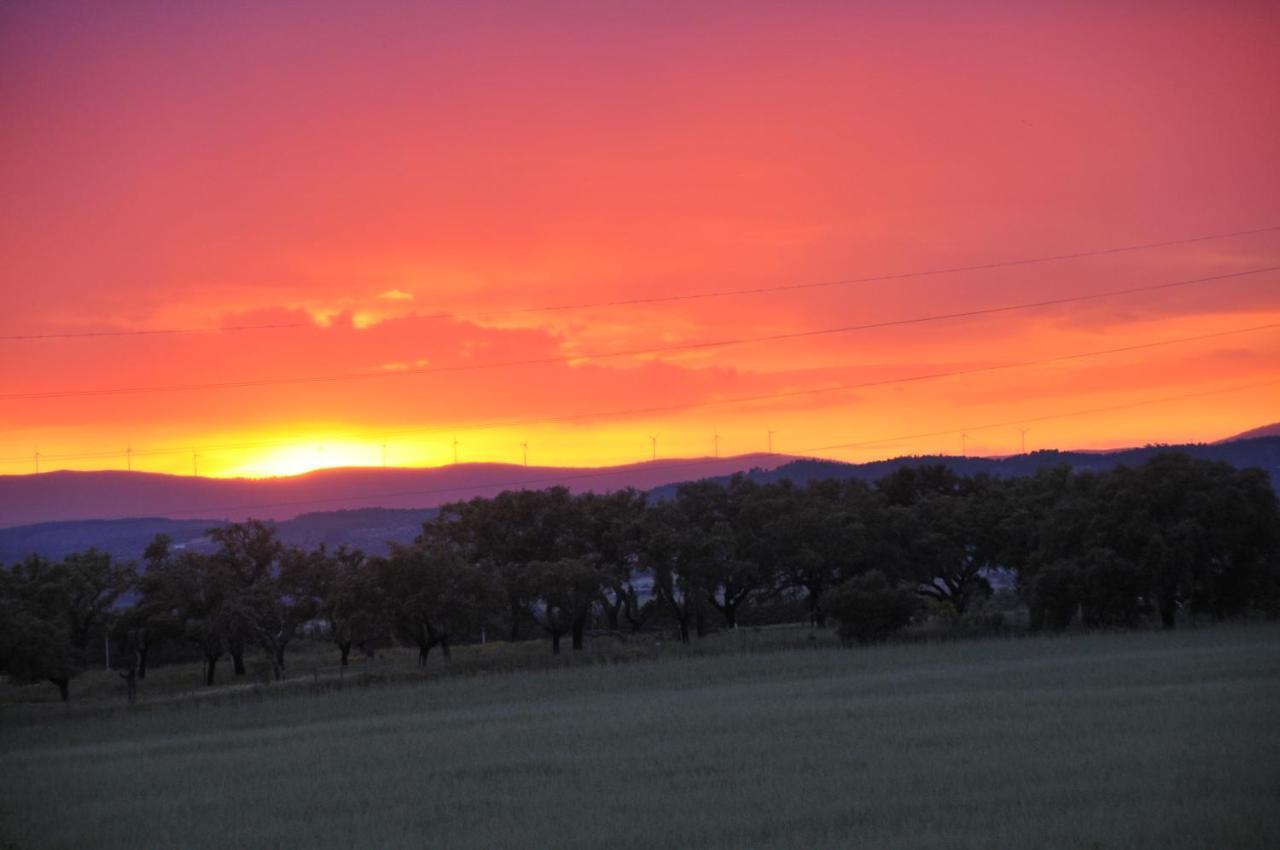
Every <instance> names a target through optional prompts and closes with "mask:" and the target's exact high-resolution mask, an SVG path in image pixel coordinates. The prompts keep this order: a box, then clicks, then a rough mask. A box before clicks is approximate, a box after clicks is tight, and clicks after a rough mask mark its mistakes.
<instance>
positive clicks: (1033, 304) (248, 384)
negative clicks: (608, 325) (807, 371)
mask: <svg viewBox="0 0 1280 850" xmlns="http://www.w3.org/2000/svg"><path fill="white" fill-rule="evenodd" d="M1277 270H1280V266H1264V267H1261V268H1255V269H1248V270H1245V271H1238V272H1228V273H1224V274H1217V275H1210V276H1208V277H1198V278H1191V279H1187V280H1175V281H1169V282H1166V283H1157V284H1149V285H1146V286H1131V287H1126V288H1124V289H1112V290H1107V291H1105V292H1095V293H1090V294H1087V295H1071V296H1064V297H1062V298H1046V299H1041V300H1038V301H1026V302H1022V303H1019V304H1005V305H1001V306H998V307H985V308H981V309H977V310H962V311H959V312H953V313H936V314H932V315H927V316H913V317H910V318H905V319H890V320H886V321H882V322H867V323H863V324H858V325H844V326H840V327H834V328H820V329H817V330H808V331H791V332H788V333H780V334H767V335H764V336H754V337H734V338H728V339H719V340H704V341H700V342H690V343H681V344H677V345H667V346H659V347H654V348H637V349H628V350H622V351H605V352H594V353H585V354H568V355H556V356H554V357H535V358H529V359H524V360H508V361H501V362H494V363H463V364H457V365H454V366H434V367H421V368H415V369H399V370H395V371H384V372H354V373H349V374H345V375H313V376H300V377H292V378H264V379H258V380H241V381H219V382H212V383H204V384H169V385H160V386H149V387H148V386H141V387H109V388H104V389H85V390H54V391H49V392H26V393H5V394H0V401H33V400H40V399H55V398H84V397H97V396H107V395H137V394H148V393H165V392H193V391H211V390H227V389H248V388H253V387H276V386H287V385H295V384H318V383H337V382H345V381H358V380H367V379H376V378H396V377H405V376H409V375H430V374H443V373H452V372H473V371H480V370H488V369H507V368H516V367H522V366H538V365H547V364H553V363H577V362H581V361H584V360H609V359H613V358H618V357H641V356H651V355H657V354H665V353H670V352H676V351H702V350H709V349H717V348H728V347H733V346H740V345H748V344H757V343H765V342H780V341H783V340H791V339H807V338H812V337H819V336H830V335H834V334H846V333H856V332H859V331H867V330H878V329H882V328H894V327H904V326H907V325H919V324H926V323H930V322H940V321H947V320H952V319H969V318H976V317H978V316H991V315H998V314H1001V313H1011V312H1016V311H1020V310H1034V309H1040V308H1043V307H1054V306H1061V305H1064V304H1079V303H1082V302H1086V301H1096V300H1099V299H1103V298H1114V297H1118V296H1123V295H1134V294H1138V293H1145V292H1158V291H1162V290H1168V289H1174V288H1178V287H1185V286H1196V285H1200V284H1205V283H1212V282H1215V281H1221V280H1229V279H1233V278H1241V277H1247V276H1250V275H1258V274H1266V273H1268V272H1273V271H1277Z"/></svg>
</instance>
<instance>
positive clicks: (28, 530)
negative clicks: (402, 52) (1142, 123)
mask: <svg viewBox="0 0 1280 850" xmlns="http://www.w3.org/2000/svg"><path fill="white" fill-rule="evenodd" d="M1170 450H1176V451H1181V452H1186V453H1187V454H1190V455H1192V456H1194V457H1200V458H1205V459H1210V460H1221V461H1225V462H1227V463H1230V464H1232V465H1233V466H1236V467H1241V468H1244V467H1260V468H1262V469H1264V470H1266V471H1267V473H1268V474H1269V475H1270V477H1271V484H1272V487H1273V488H1275V489H1276V490H1277V491H1280V437H1260V438H1254V439H1241V440H1233V441H1230V442H1222V443H1214V444H1194V445H1179V446H1144V447H1142V448H1136V449H1123V450H1120V451H1114V452H1062V451H1040V452H1034V453H1032V454H1028V455H1016V456H1013V457H1005V458H966V457H950V456H937V455H927V456H911V457H899V458H894V459H892V460H884V461H876V462H873V463H863V464H852V463H839V462H836V461H829V460H816V459H803V460H802V459H790V458H786V457H781V456H777V455H751V456H747V457H745V458H725V459H723V461H715V460H714V459H713V460H711V461H709V462H708V461H688V462H680V461H671V462H668V463H666V464H661V463H659V464H658V465H657V466H654V465H652V464H645V465H643V466H644V467H645V468H646V469H647V471H649V472H650V473H651V474H652V476H653V477H654V478H657V479H659V480H658V482H657V483H656V484H648V485H646V477H645V476H643V475H639V474H637V473H636V470H637V468H636V467H623V468H621V469H622V470H625V472H619V470H617V469H607V470H598V472H599V473H600V474H599V475H592V476H591V477H575V478H572V479H568V478H564V477H562V478H560V479H559V480H560V481H561V482H563V483H565V484H570V485H573V487H574V489H575V490H584V489H596V490H609V489H614V488H617V487H623V486H635V487H638V488H640V489H645V490H649V491H650V492H651V494H652V495H653V496H654V497H655V498H669V497H670V496H671V495H673V494H674V493H675V488H676V487H677V486H678V483H677V482H679V481H682V480H689V479H697V478H707V477H712V478H724V477H727V476H728V474H730V473H731V472H733V471H736V470H737V469H745V470H748V471H747V474H748V475H750V476H751V477H752V478H753V479H756V480H758V481H762V482H763V481H775V480H778V479H782V478H790V479H791V480H793V481H795V482H797V483H804V482H806V481H811V480H814V479H820V478H860V479H863V480H867V481H874V480H875V479H878V478H881V477H883V476H885V475H888V474H889V473H891V472H893V471H894V470H896V469H899V468H901V467H904V466H918V465H922V464H936V463H941V464H945V465H946V466H948V467H950V468H951V469H954V470H955V471H957V472H961V473H965V474H974V473H979V472H985V473H987V474H990V475H995V476H1001V477H1009V476H1016V475H1026V474H1029V473H1032V472H1035V471H1036V470H1037V469H1043V468H1045V467H1054V466H1059V465H1063V464H1065V465H1068V466H1071V467H1073V468H1075V469H1078V470H1104V469H1111V468H1113V467H1115V466H1118V465H1120V464H1128V465H1135V464H1140V463H1142V462H1143V461H1144V460H1146V459H1147V458H1149V457H1151V456H1152V455H1153V454H1156V453H1158V452H1161V451H1170ZM749 463H750V464H754V466H748V464H749ZM779 463H780V464H781V465H776V464H779ZM449 470H453V471H455V472H457V473H460V472H463V471H467V470H468V467H450V468H449ZM517 470H518V471H519V472H522V473H525V476H524V477H522V478H519V479H518V480H520V481H524V482H525V483H526V484H527V486H529V487H546V486H550V485H551V483H554V482H553V481H548V479H551V478H552V476H549V475H542V474H540V473H542V472H547V471H545V470H533V469H528V470H526V469H525V468H524V467H492V468H486V472H487V473H489V474H491V475H492V477H491V478H490V479H488V480H490V481H492V482H495V483H492V484H489V485H485V486H481V485H479V484H476V483H475V481H474V479H473V480H472V482H471V483H470V484H469V485H466V486H468V487H469V488H470V489H469V490H450V491H449V492H448V493H444V492H441V489H442V488H440V487H437V488H435V489H433V490H431V491H430V492H426V493H407V492H406V493H401V494H399V495H397V496H396V497H395V498H397V499H415V498H417V499H422V500H423V501H424V502H426V501H427V500H428V499H431V500H434V501H433V502H431V503H430V504H428V505H427V506H425V507H413V508H397V507H365V508H357V509H350V510H335V511H318V512H312V513H305V514H301V515H298V516H294V517H290V518H287V519H283V520H281V521H280V522H279V529H280V533H281V536H282V537H283V538H284V540H285V541H286V542H288V543H292V544H296V545H299V546H306V547H312V546H316V545H318V544H320V543H324V544H326V545H328V546H331V547H333V546H338V545H341V544H343V543H345V544H347V545H349V546H356V547H359V548H361V549H364V550H365V551H367V552H382V551H385V549H386V543H387V541H389V540H395V541H402V542H407V541H409V540H412V539H413V537H414V536H415V535H416V534H417V533H418V529H419V527H420V525H421V523H422V521H423V520H424V519H426V518H428V517H430V516H431V515H433V514H434V507H432V505H434V504H439V503H441V502H443V501H448V500H451V499H457V498H463V497H464V496H467V495H477V494H478V495H492V494H493V493H495V492H497V490H498V489H501V488H499V487H498V486H497V484H501V483H503V482H510V481H512V480H513V478H515V476H513V475H512V473H513V472H515V471H517ZM721 470H723V473H721ZM362 471H367V470H338V471H337V472H342V473H350V472H362ZM377 471H378V472H384V471H385V472H392V473H399V472H414V471H417V472H439V471H440V470H377ZM500 472H505V473H506V475H500V474H498V473H500ZM560 472H561V473H564V471H563V470H560ZM590 472H596V471H588V470H574V471H573V473H575V474H579V473H583V474H586V473H590ZM708 472H710V473H711V475H707V474H706V473H708ZM123 474H124V473H77V474H76V475H89V476H117V475H123ZM57 475H61V473H49V477H50V478H53V477H54V476H57ZM42 477H44V476H42ZM155 477H157V478H160V479H162V480H163V479H169V480H172V479H171V478H170V477H168V476H155ZM300 477H303V478H312V477H320V478H322V479H323V478H325V477H326V476H322V475H320V474H319V473H313V475H312V476H300ZM26 478H27V479H28V480H30V479H31V478H34V476H26ZM339 479H340V480H345V479H343V477H342V476H339ZM178 480H189V479H178ZM284 480H286V481H288V480H290V479H284ZM455 480H456V479H455ZM649 480H652V479H649ZM3 481H4V479H0V482H3ZM240 483H243V482H240ZM250 483H260V482H250ZM383 483H384V485H385V481H384V482H383ZM460 486H461V485H460ZM388 489H390V488H388ZM425 489H426V488H424V490H425ZM507 489H510V487H508V488H507ZM406 490H407V488H406ZM223 492H225V491H219V493H220V494H221V493H223ZM322 492H323V491H322ZM350 498H357V499H358V498H373V496H370V495H368V494H366V495H364V496H353V497H350ZM259 499H260V500H261V501H264V502H265V501H267V500H266V499H264V498H262V497H261V496H259ZM247 501H248V498H247V497H245V503H247ZM179 504H181V503H179ZM241 504H242V506H243V504H244V503H241ZM278 507H279V508H280V509H281V510H283V508H284V506H278ZM241 512H243V511H241ZM227 513H230V512H227ZM227 513H224V514H223V515H222V516H218V515H217V514H213V513H212V512H211V513H210V514H209V517H210V518H207V519H185V518H164V517H152V518H142V519H139V518H122V519H96V520H74V521H63V522H42V523H37V524H33V525H22V526H17V527H12V528H0V564H2V563H12V562H14V561H17V560H20V559H21V558H23V557H25V556H26V555H27V554H29V553H31V552H39V553H41V554H44V555H46V556H49V557H55V558H56V557H61V556H63V555H65V554H67V553H68V552H74V551H78V550H81V549H85V548H88V547H89V546H97V547H98V548H100V549H105V550H106V551H109V552H111V553H112V554H113V555H116V556H118V557H121V558H126V559H133V558H137V557H139V556H140V555H141V553H142V550H143V549H144V548H145V547H146V544H147V542H148V541H150V540H151V538H152V537H154V536H155V535H156V534H157V533H161V532H163V533H165V534H168V535H169V536H170V537H172V538H173V539H174V541H175V542H177V543H179V544H181V545H184V546H189V547H192V548H197V549H199V548H202V547H204V546H207V545H208V544H207V542H206V541H204V540H203V536H204V532H205V531H206V530H207V529H208V528H209V527H211V526H213V525H217V524H219V523H220V522H226V521H227V519H228V516H227ZM255 513H256V515H259V516H265V515H266V512H265V511H257V512H255Z"/></svg>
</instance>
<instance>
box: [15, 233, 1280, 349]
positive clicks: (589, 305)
mask: <svg viewBox="0 0 1280 850" xmlns="http://www.w3.org/2000/svg"><path fill="white" fill-rule="evenodd" d="M1277 231H1280V225H1273V226H1270V227H1256V228H1252V229H1248V230H1233V231H1228V232H1222V233H1211V234H1205V235H1200V236H1188V237H1182V238H1178V239H1166V240H1162V241H1158V242H1140V243H1135V244H1129V245H1119V246H1112V247H1108V248H1095V249H1088V250H1084V251H1069V252H1064V253H1058V254H1047V255H1041V256H1036V257H1019V258H1013V259H1006V260H993V261H990V262H985V263H972V264H968V265H958V266H942V267H938V268H931V269H916V270H912V271H905V272H889V273H885V274H877V275H867V276H864V277H851V278H839V279H835V280H825V281H810V282H805V283H790V284H778V285H774V286H756V287H742V288H735V289H719V290H710V291H706V292H687V293H677V294H674V295H653V296H646V297H642V298H621V299H613V300H604V301H584V302H578V303H571V304H548V305H541V306H530V307H513V308H507V309H502V310H480V311H459V312H438V313H425V314H417V315H416V316H414V318H418V319H441V320H445V319H454V320H457V319H488V318H496V317H499V316H518V315H526V314H530V313H553V312H567V311H573V310H593V309H601V308H606V307H637V306H645V305H650V304H666V303H676V302H681V301H699V300H705V299H711V298H731V297H738V296H743V295H763V294H767V293H774V292H796V291H803V290H810V289H826V288H832V287H840V286H853V285H856V284H863V283H882V282H888V281H895V280H910V279H912V278H922V277H936V276H939V275H947V274H961V273H965V272H976V271H992V270H995V269H1001V268H1013V267H1018V266H1029V265H1038V264H1042V263H1053V262H1062V261H1066V260H1077V259H1084V258H1088V257H1102V256H1108V255H1113V254H1123V253H1129V252H1134V251H1147V250H1154V249H1156V248H1172V247H1177V246H1180V245H1194V244H1197V243H1201V242H1212V241H1216V240H1220V239H1231V238H1236V237H1242V236H1256V235H1260V234H1263V233H1274V232H1277ZM306 326H308V323H307V322H297V323H286V324H272V325H243V326H239V327H227V328H162V329H156V330H114V331H68V332H50V333H32V334H10V335H0V341H27V340H51V339H89V338H97V337H129V336H166V335H176V334H200V333H218V332H222V331H227V332H235V331H252V330H274V329H284V328H298V327H306Z"/></svg>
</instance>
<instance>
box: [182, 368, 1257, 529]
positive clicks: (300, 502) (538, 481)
mask: <svg viewBox="0 0 1280 850" xmlns="http://www.w3.org/2000/svg"><path fill="white" fill-rule="evenodd" d="M1276 385H1280V379H1276V380H1270V381H1259V382H1256V383H1252V384H1243V385H1237V386H1233V387H1222V388H1219V389H1216V390H1203V391H1199V392H1192V393H1181V394H1178V395H1171V396H1162V397H1160V398H1152V399H1145V400H1142V401H1134V402H1126V403H1124V404H1116V405H1108V406H1105V407H1093V408H1088V409H1084V410H1073V411H1068V412H1065V413H1055V414H1049V415H1044V416H1033V417H1026V418H1020V419H1011V420H1007V421H1004V422H991V423H987V424H984V425H977V426H973V425H969V426H966V427H965V428H964V429H963V431H965V432H968V431H982V430H987V429H990V428H1008V427H1010V426H1013V425H1020V424H1026V423H1033V422H1046V421H1049V420H1053V419H1068V418H1072V417H1076V416H1087V415H1092V414H1095V413H1107V412H1111V411H1116V410H1129V409H1132V408H1135V407H1145V406H1148V405H1152V404H1164V403H1168V402H1172V401H1185V400H1188V399H1193V398H1206V397H1210V396H1217V395H1225V394H1228V393H1235V392H1244V391H1245V390H1253V389H1261V388H1263V387H1272V386H1276ZM960 433H962V429H951V430H947V431H931V432H927V433H917V434H902V435H897V436H892V437H880V438H878V439H875V440H864V441H858V442H848V443H835V444H829V445H825V446H811V447H807V448H801V449H796V450H794V452H792V453H791V454H793V455H796V456H804V455H805V454H807V453H811V452H821V451H835V450H838V449H850V448H862V447H867V446H874V445H879V444H882V443H892V442H897V441H899V440H916V439H925V438H929V437H939V436H951V435H955V434H960ZM721 463H724V461H723V460H721V459H719V458H698V459H693V460H687V461H668V462H665V463H664V467H665V468H667V469H683V468H696V467H699V466H708V465H714V464H721ZM622 474H625V472H624V471H623V470H619V469H607V470H593V471H590V472H581V473H573V474H570V475H557V476H543V477H540V478H526V479H523V480H510V481H494V482H485V483H480V484H470V485H459V486H453V487H436V488H431V489H426V490H401V491H396V492H386V493H367V494H360V495H358V496H334V497H328V498H319V499H295V500H290V501H283V502H265V503H259V504H248V505H244V504H242V505H228V506H223V507H217V508H196V509H193V510H181V511H167V512H166V516H169V517H173V516H191V515H194V514H200V513H213V512H237V513H239V512H242V511H251V510H268V509H272V508H289V507H304V506H308V505H320V504H334V503H339V504H340V503H343V502H352V501H367V500H370V499H395V498H404V497H406V496H441V495H447V494H450V493H463V492H475V491H477V490H494V489H500V488H505V487H525V488H527V487H529V486H530V485H547V486H550V485H555V484H562V483H564V482H566V481H583V480H591V479H597V478H607V477H609V476H616V475H622Z"/></svg>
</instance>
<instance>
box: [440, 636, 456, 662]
mask: <svg viewBox="0 0 1280 850" xmlns="http://www.w3.org/2000/svg"><path fill="white" fill-rule="evenodd" d="M439 643H440V652H441V653H443V654H444V660H445V661H449V660H451V659H452V658H453V653H451V652H450V651H449V635H448V634H442V635H440V640H439Z"/></svg>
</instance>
